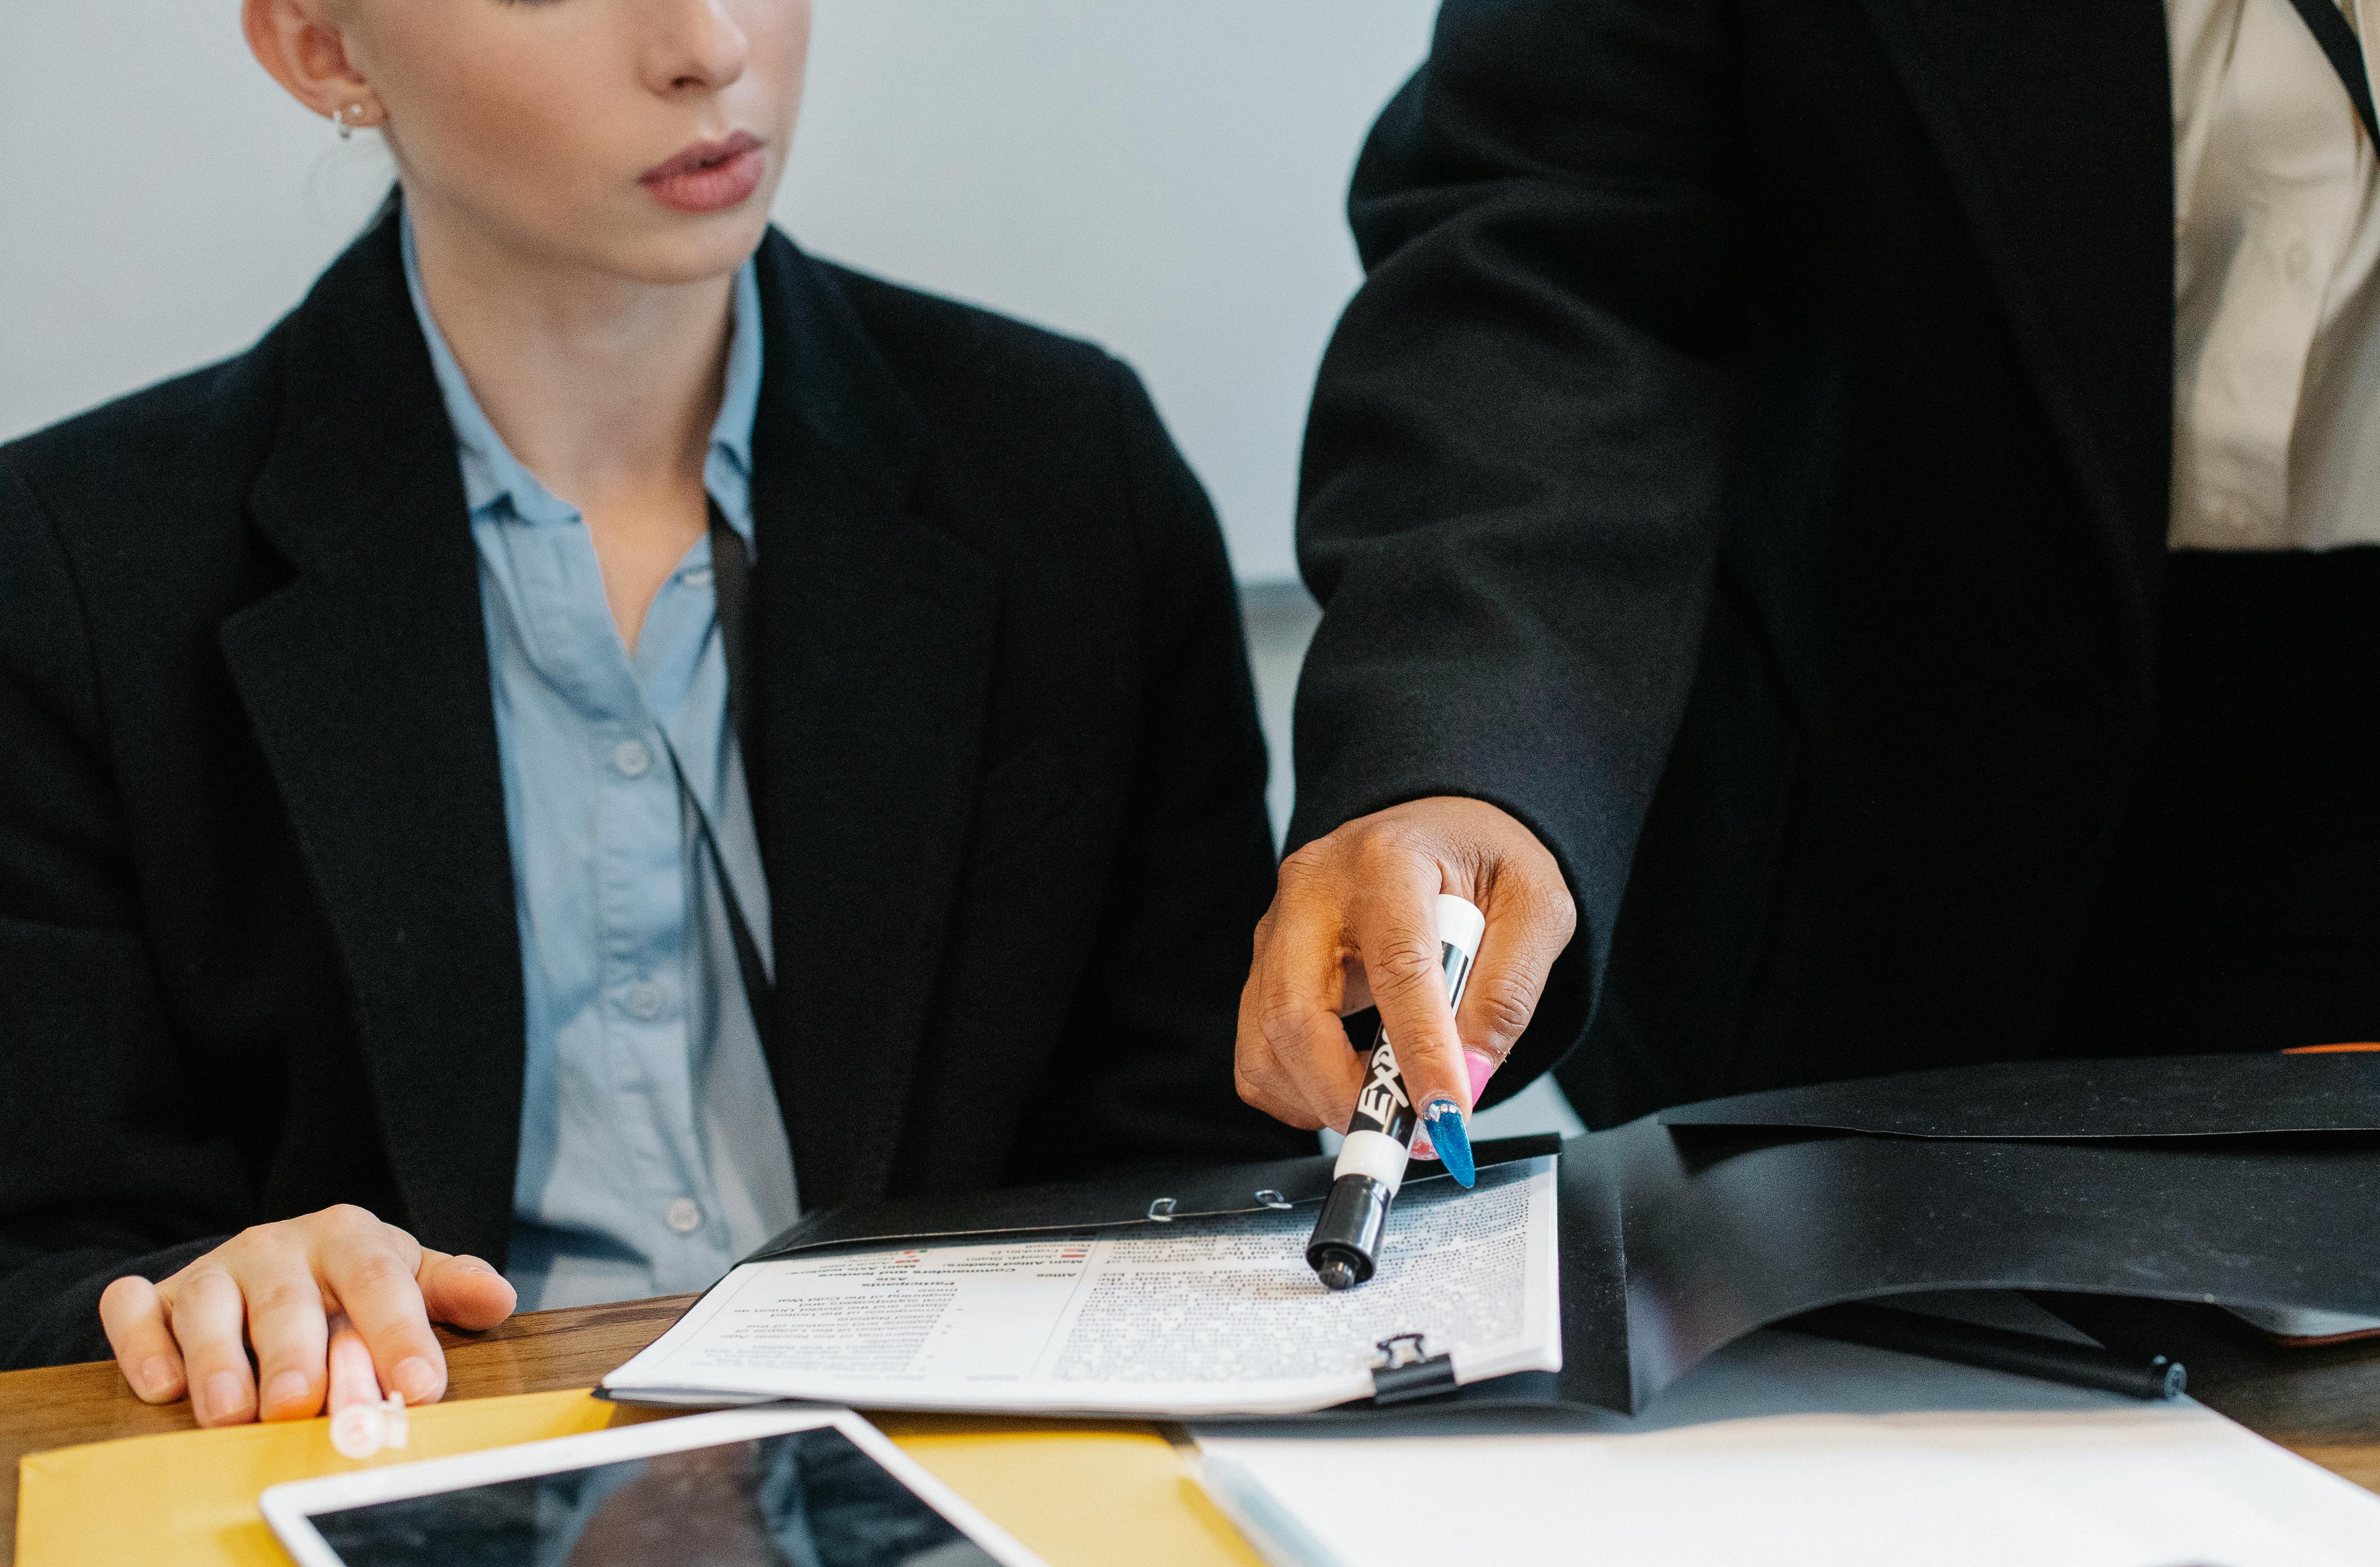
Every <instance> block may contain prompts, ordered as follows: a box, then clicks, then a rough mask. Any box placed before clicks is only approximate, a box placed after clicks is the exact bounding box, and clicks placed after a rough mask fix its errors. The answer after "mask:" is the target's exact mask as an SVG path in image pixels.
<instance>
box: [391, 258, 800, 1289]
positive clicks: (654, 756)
mask: <svg viewBox="0 0 2380 1567" xmlns="http://www.w3.org/2000/svg"><path fill="white" fill-rule="evenodd" d="M404 249H405V275H406V284H407V287H408V288H409V289H410V291H411V293H412V296H413V308H414V310H415V312H416V313H417V314H418V315H419V318H420V322H421V334H422V336H423V337H424V338H426V339H427V340H428V342H429V346H430V358H431V365H432V366H433V367H434V368H435V370H436V371H437V376H438V386H439V390H440V392H441V393H442V394H443V396H444V398H445V403H446V413H447V417H448V419H450V421H451V422H452V423H453V425H454V427H455V452H456V455H457V456H458V458H459V460H460V462H461V466H462V475H463V493H464V498H465V500H466V502H467V503H468V505H469V507H470V521H471V537H472V540H473V541H474V543H475V544H476V545H477V546H478V550H479V556H480V607H481V610H482V612H483V614H484V618H485V623H486V627H487V638H488V662H489V666H490V669H491V672H492V680H493V695H494V698H495V714H496V739H497V746H498V750H499V752H500V755H501V758H502V762H503V770H504V825H505V828H506V831H507V832H508V833H509V835H510V838H511V841H512V855H513V880H514V884H515V887H516V900H517V912H518V918H519V924H520V946H521V978H522V982H523V988H524V991H525V1000H526V1002H527V1020H528V1074H527V1078H526V1082H525V1085H524V1092H523V1095H522V1100H521V1137H520V1166H519V1171H518V1173H517V1175H516V1180H515V1184H514V1191H513V1233H512V1248H511V1256H510V1259H509V1261H508V1263H507V1265H506V1268H505V1274H506V1276H507V1277H508V1278H509V1279H511V1281H512V1282H513V1284H514V1286H515V1287H516V1289H518V1291H519V1292H520V1307H521V1309H522V1310H525V1311H530V1310H539V1309H542V1308H545V1307H549V1306H579V1305H585V1304H589V1303H590V1302H596V1301H610V1300H625V1299H629V1298H632V1297H637V1296H642V1295H653V1294H671V1293H674V1292H677V1291H682V1290H695V1289H700V1288H702V1287H704V1286H705V1285H708V1284H709V1283H710V1282H712V1281H713V1280H714V1279H716V1278H718V1277H719V1276H720V1275H721V1274H722V1273H723V1272H725V1271H726V1270H727V1269H728V1268H729V1267H730V1266H732V1265H733V1264H734V1262H735V1259H736V1258H737V1257H740V1256H742V1255H743V1254H744V1253H746V1252H747V1251H750V1250H752V1249H753V1248H754V1247H757V1246H758V1245H759V1244H760V1243H761V1242H763V1241H765V1240H767V1239H768V1238H769V1237H770V1236H771V1235H772V1234H774V1233H777V1231H779V1230H780V1229H782V1228H783V1227H784V1226H785V1225H787V1224H790V1223H791V1222H792V1221H793V1220H794V1218H795V1190H794V1171H793V1159H792V1155H791V1152H790V1150H789V1149H788V1148H787V1146H786V1140H785V1129H784V1122H783V1118H782V1117H781V1116H780V1114H779V1112H778V1104H777V1099H776V1093H775V1090H774V1088H773V1087H772V1086H771V1082H770V1079H769V1073H768V1066H767V1063H766V1061H765V1059H764V1057H763V1056H762V1054H761V1051H760V1043H759V1036H758V1034H757V1032H756V1031H755V1029H754V1027H753V1025H752V1016H751V1013H750V1011H749V1009H748V1008H747V1005H746V1002H745V998H744V988H743V980H742V977H741V974H740V972H739V970H738V969H737V967H736V962H735V945H734V941H733V938H732V937H731V935H730V934H729V927H728V923H727V916H726V905H725V904H724V903H723V902H722V888H721V886H720V884H719V878H718V876H717V875H716V874H715V872H714V871H713V869H712V867H711V864H710V855H709V853H708V852H707V851H706V850H705V848H704V846H703V844H702V842H701V836H700V833H699V832H698V828H697V824H696V823H695V821H694V820H693V818H692V816H691V814H690V812H689V811H688V809H687V808H686V804H685V801H684V799H683V796H682V795H681V792H680V790H679V787H678V783H677V774H676V771H675V768H674V766H673V760H672V759H673V754H674V759H675V764H676V767H682V768H683V769H684V771H685V773H686V780H687V783H688V784H690V785H691V787H692V790H693V793H694V795H695V797H696V798H697V800H698V801H699V802H700V805H701V808H702V809H703V811H704V813H705V814H706V815H707V816H708V817H709V819H710V822H711V824H712V830H713V832H715V833H716V835H717V837H718V840H719V845H720V851H721V856H722V858H723V859H724V860H725V862H726V865H727V873H728V876H729V877H730V878H731V879H732V881H734V883H735V893H736V895H737V897H738V898H739V900H740V901H741V904H742V906H743V910H744V914H745V917H746V918H747V921H748V922H749V924H750V926H751V929H752V934H753V937H754V939H755V941H757V942H758V943H759V946H760V950H761V953H762V957H763V962H764V964H765V963H767V962H768V961H769V955H768V954H769V893H768V886H767V882H766V880H765V878H764V876H763V874H762V871H761V866H760V850H759V835H758V833H757V832H756V831H755V830H754V827H753V822H752V806H751V799H750V796H749V795H748V794H747V792H746V788H745V781H744V765H743V759H742V757H741V756H740V755H739V753H738V751H737V748H736V744H735V735H734V733H733V731H732V728H731V726H730V724H729V723H728V717H727V660H726V654H725V650H724V648H723V645H722V640H721V638H720V637H719V635H718V607H717V601H716V599H715V598H714V597H713V594H712V589H711V574H710V540H709V539H708V538H706V539H704V540H702V541H699V542H698V543H697V544H696V545H695V546H694V547H693V548H692V549H691V550H689V551H687V552H686V558H685V559H684V560H682V561H680V562H679V563H678V567H677V570H676V571H674V573H672V574H671V576H670V577H669V578H668V580H667V581H666V582H664V583H663V584H662V589H661V591H660V593H659V594H658V595H657V596H656V597H655V598H654V600H653V604H652V608H651V610H650V612H649V613H647V615H646V617H645V623H644V629H643V631H642V633H641V634H640V635H639V637H638V638H637V650H636V651H635V653H633V654H631V653H630V652H629V651H628V650H627V647H626V644H625V643H624V642H623V641H622V640H621V638H620V634H619V630H618V628H617V626H615V625H614V624H613V619H612V612H611V608H610V606H609V604H608V603H607V602H606V601H605V599H604V596H603V582H602V576H601V570H600V569H599V567H598V566H597V564H596V559H595V546H594V541H593V540H592V539H591V538H590V537H589V533H588V531H587V527H586V524H585V522H584V521H583V520H582V519H581V517H580V516H579V512H578V509H577V507H576V506H573V505H572V504H570V503H568V502H567V501H565V500H562V499H560V498H559V497H557V496H556V495H554V494H553V492H552V491H550V490H548V489H547V488H546V487H545V486H544V485H543V484H541V483H540V482H539V480H538V479H537V476H536V475H535V474H532V473H531V472H529V471H528V468H524V467H522V466H521V464H520V462H519V461H518V459H516V457H515V456H513V454H512V453H511V451H509V450H508V449H507V448H506V447H505V445H504V440H503V438H502V437H501V436H499V435H498V434H497V433H496V431H495V429H494V427H493V426H492V425H491V424H490V423H489V422H488V419H487V417H486V415H485V414H484V413H482V412H481V410H480V404H479V400H478V398H477V397H475V396H474V395H472V392H471V388H470V384H469V383H468V382H467V381H466V380H465V379H464V376H463V372H462V368H461V367H460V366H459V365H458V364H456V363H455V356H454V354H453V353H452V352H451V351H450V350H449V349H448V347H447V346H446V341H445V338H444V336H443V334H441V333H440V332H439V330H438V324H437V322H436V321H435V320H434V319H433V318H432V317H431V313H430V309H429V304H428V301H427V300H426V299H425V298H424V297H423V294H422V291H421V275H420V269H419V264H418V262H417V261H416V258H415V251H414V240H413V230H412V226H411V225H410V223H409V222H408V223H407V225H406V228H405V233H404ZM760 356H761V346H760V299H759V285H758V283H757V281H756V279H755V277H754V273H753V268H752V265H751V264H750V263H749V262H747V263H746V264H745V267H744V269H743V271H742V272H741V273H738V274H737V275H736V279H735V322H734V327H733V335H732V337H731V338H730V341H729V346H728V350H727V375H726V384H725V389H724V395H722V398H721V401H720V407H719V418H718V420H717V422H716V423H715V424H714V425H713V426H712V427H711V432H710V454H709V456H708V458H707V459H706V461H705V464H704V468H703V482H704V485H705V487H706V488H707V489H708V490H709V491H710V498H711V500H712V501H713V502H714V503H716V504H717V505H718V507H719V510H720V512H721V514H722V516H725V518H726V519H727V521H728V523H729V524H730V525H731V526H733V527H734V528H735V530H736V531H737V532H738V533H739V534H741V535H742V536H743V538H744V541H745V545H746V548H747V551H748V550H750V549H751V547H752V544H753V536H752V505H751V473H752V457H751V452H752V419H753V413H754V410H755V408H756V407H757V406H758V404H759V391H760Z"/></svg>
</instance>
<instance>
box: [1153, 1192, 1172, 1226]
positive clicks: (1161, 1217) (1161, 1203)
mask: <svg viewBox="0 0 2380 1567" xmlns="http://www.w3.org/2000/svg"><path fill="white" fill-rule="evenodd" d="M1148 1216H1149V1217H1150V1218H1151V1219H1154V1220H1156V1221H1158V1222H1159V1223H1160V1224H1171V1223H1172V1222H1173V1199H1172V1197H1160V1198H1158V1199H1157V1200H1156V1201H1155V1202H1153V1203H1150V1204H1149V1205H1148Z"/></svg>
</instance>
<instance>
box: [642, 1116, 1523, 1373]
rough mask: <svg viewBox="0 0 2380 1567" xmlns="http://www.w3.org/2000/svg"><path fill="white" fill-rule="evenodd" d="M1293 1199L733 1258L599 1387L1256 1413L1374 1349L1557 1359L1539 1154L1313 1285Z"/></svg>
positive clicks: (1396, 1217) (1439, 1194)
mask: <svg viewBox="0 0 2380 1567" xmlns="http://www.w3.org/2000/svg"><path fill="white" fill-rule="evenodd" d="M1316 1211H1317V1209H1316V1206H1315V1205H1314V1204H1311V1203H1309V1204H1305V1205H1303V1206H1301V1207H1298V1208H1294V1209H1285V1210H1282V1211H1279V1212H1268V1213H1258V1214H1249V1215H1235V1216H1232V1217H1227V1218H1210V1219H1184V1220H1180V1221H1175V1222H1173V1223H1172V1224H1148V1225H1135V1226H1133V1227H1131V1228H1129V1229H1126V1230H1122V1231H1116V1230H1088V1231H1076V1232H1067V1231H1052V1232H1050V1233H1047V1234H1036V1235H1032V1236H1029V1237H1024V1238H1013V1239H1005V1240H993V1241H954V1242H949V1243H942V1242H936V1243H931V1244H928V1245H919V1246H916V1247H913V1248H910V1249H906V1250H880V1251H867V1252H844V1253H839V1254H832V1255H826V1256H817V1257H798V1256H797V1257H783V1258H779V1259H776V1260H772V1261H766V1262H747V1263H746V1264H744V1265H743V1266H741V1267H739V1268H737V1269H735V1271H734V1272H733V1273H730V1274H729V1275H728V1276H727V1277H726V1278H725V1279H724V1280H722V1281H721V1282H720V1283H719V1284H718V1285H717V1286H716V1287H715V1288H714V1289H712V1290H711V1292H710V1294H707V1295H705V1296H704V1297H703V1298H702V1299H701V1300H700V1301H699V1302H698V1303H697V1304H696V1305H695V1306H694V1307H693V1309H691V1310H689V1311H688V1312H687V1313H686V1316H685V1317H684V1318H681V1319H680V1320H679V1321H678V1323H677V1325H676V1326H674V1327H673V1328H672V1329H671V1330H669V1331H668V1332H667V1333H665V1334H663V1335H662V1338H661V1339H660V1340H659V1341H658V1342H655V1343H654V1344H653V1345H652V1347H651V1348H650V1349H648V1350H646V1351H645V1352H644V1353H643V1354H639V1355H638V1356H637V1357H636V1358H635V1359H634V1360H632V1361H630V1362H629V1363H628V1364H627V1365H625V1366H624V1367H621V1368H620V1369H619V1370H617V1371H615V1372H613V1374H612V1375H611V1376H610V1377H607V1378H605V1379H604V1382H603V1385H604V1387H605V1388H606V1389H607V1390H609V1391H612V1392H613V1393H616V1394H619V1395H621V1396H623V1397H627V1398H637V1397H651V1398H655V1399H676V1400H691V1399H693V1398H695V1397H697V1396H698V1395H703V1394H718V1395H725V1396H727V1397H731V1398H734V1397H755V1396H759V1397H770V1398H810V1399H820V1400H826V1401H830V1402H832V1403H848V1404H855V1405H857V1406H859V1407H862V1408H875V1409H952V1410H981V1411H987V1412H993V1411H1006V1412H1012V1413H1032V1414H1061V1413H1063V1414H1116V1415H1222V1414H1248V1415H1269V1414H1285V1413H1291V1412H1296V1411H1303V1410H1310V1409H1322V1408H1326V1407H1328V1406H1330V1405H1331V1404H1334V1403H1345V1402H1347V1401H1348V1400H1350V1399H1357V1398H1366V1397H1369V1396H1370V1394H1371V1391H1372V1382H1371V1368H1372V1367H1373V1366H1375V1365H1376V1364H1378V1361H1379V1358H1380V1356H1379V1350H1378V1343H1379V1342H1380V1341H1381V1340H1383V1339H1387V1338H1390V1337H1393V1336H1395V1335H1397V1334H1401V1333H1420V1334H1422V1335H1423V1336H1424V1340H1423V1342H1424V1350H1425V1353H1427V1354H1440V1353H1448V1354H1451V1356H1452V1358H1453V1362H1454V1373H1455V1377H1456V1379H1458V1380H1459V1381H1463V1382H1473V1381H1478V1380H1481V1379H1485V1378H1488V1377H1500V1376H1503V1375H1505V1374H1507V1373H1510V1372H1514V1371H1554V1370H1560V1367H1561V1311H1560V1303H1559V1300H1558V1298H1557V1290H1558V1284H1557V1266H1556V1241H1555V1229H1554V1164H1553V1160H1550V1159H1538V1160H1526V1161H1523V1162H1520V1163H1515V1164H1509V1165H1503V1166H1500V1167H1498V1168H1495V1169H1491V1170H1488V1171H1484V1172H1481V1174H1480V1177H1479V1184H1478V1185H1477V1186H1476V1187H1475V1188H1474V1189H1473V1190H1471V1191H1468V1192H1466V1191H1464V1190H1463V1189H1462V1188H1461V1187H1459V1186H1457V1185H1456V1184H1454V1183H1453V1182H1452V1181H1450V1180H1446V1179H1443V1178H1440V1179H1436V1180H1430V1181H1423V1182H1418V1183H1415V1184H1413V1185H1410V1186H1407V1187H1406V1188H1405V1189H1404V1191H1403V1194H1402V1195H1400V1196H1399V1197H1398V1198H1397V1203H1396V1208H1395V1209H1394V1211H1393V1212H1391V1213H1390V1218H1389V1234H1388V1242H1387V1245H1385V1246H1384V1247H1383V1248H1382V1250H1383V1255H1382V1256H1381V1257H1380V1263H1379V1271H1378V1273H1376V1274H1375V1275H1374V1276H1373V1277H1372V1279H1371V1281H1370V1282H1368V1283H1365V1284H1362V1285H1359V1286H1357V1287H1356V1288H1354V1289H1352V1290H1348V1291H1345V1292H1343V1293H1342V1294H1332V1293H1331V1292H1330V1291H1329V1290H1326V1289H1324V1288H1323V1287H1322V1285H1321V1284H1320V1282H1318V1281H1317V1280H1316V1279H1315V1277H1314V1270H1313V1269H1310V1268H1308V1267H1307V1266H1306V1264H1305V1239H1306V1235H1307V1233H1309V1232H1310V1231H1311V1230H1312V1229H1313V1227H1314V1218H1315V1213H1316Z"/></svg>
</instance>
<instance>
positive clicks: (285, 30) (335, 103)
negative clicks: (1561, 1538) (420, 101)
mask: <svg viewBox="0 0 2380 1567" xmlns="http://www.w3.org/2000/svg"><path fill="white" fill-rule="evenodd" d="M239 25H240V30H241V31H243V32H245V33H246V34H247V35H248V47H249V52H250V53H252V54H253V55H255V56H256V60H257V64H259V65H261V66H262V67H264V68H265V69H266V70H267V71H269V72H271V73H272V76H273V80H275V81H277V82H279V83H280V84H281V85H282V86H283V87H285V88H287V89H288V90H289V96H291V97H292V98H295V99H297V102H299V103H303V104H305V105H306V107H308V108H310V109H311V110H313V111H314V112H315V113H316V114H318V115H322V116H323V117H325V118H327V119H334V120H336V121H337V122H338V123H339V124H341V125H343V126H367V125H378V124H379V123H380V121H381V117H382V112H381V103H380V99H379V97H378V95H376V94H375V93H374V92H373V91H372V89H371V83H370V82H369V81H366V80H365V79H363V76H362V74H361V73H360V72H358V70H357V69H356V67H355V64H354V62H353V61H351V60H349V59H348V57H347V45H346V37H345V36H344V34H343V33H342V32H341V31H340V28H339V22H338V19H337V18H336V17H335V16H334V14H333V9H332V6H331V5H330V4H329V0H240V7H239Z"/></svg>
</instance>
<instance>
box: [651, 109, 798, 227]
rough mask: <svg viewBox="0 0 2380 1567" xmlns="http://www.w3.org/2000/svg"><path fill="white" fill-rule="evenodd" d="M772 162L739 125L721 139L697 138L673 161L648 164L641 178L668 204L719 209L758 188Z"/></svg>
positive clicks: (700, 210)
mask: <svg viewBox="0 0 2380 1567" xmlns="http://www.w3.org/2000/svg"><path fill="white" fill-rule="evenodd" d="M768 168H769V161H768V159H767V158H765V157H763V156H762V155H761V152H760V139H759V137H757V136H754V135H752V134H751V133H750V132H748V131H740V130H739V131H737V132H736V133H735V135H733V136H731V137H728V138H727V139H726V140H723V141H698V142H696V143H695V144H694V145H693V146H691V147H689V148H687V149H686V151H685V152H680V153H679V154H678V155H677V156H676V157H674V158H672V159H671V160H670V161H669V162H667V163H665V164H654V165H653V166H652V167H651V168H649V169H647V170H646V171H645V172H644V174H643V175H642V176H640V177H639V178H638V181H637V183H638V184H640V185H642V186H643V187H644V188H646V189H648V190H650V191H651V192H652V193H653V198H654V200H658V201H659V202H661V204H662V206H664V207H673V208H675V209H676V210H677V211H679V212H681V213H716V212H720V211H722V210H724V209H725V208H728V207H733V206H735V205H736V204H737V203H738V202H740V201H743V200H746V199H747V198H748V197H749V196H750V195H751V194H752V192H753V191H755V190H758V189H759V188H760V178H761V176H763V175H765V174H766V173H768Z"/></svg>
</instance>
